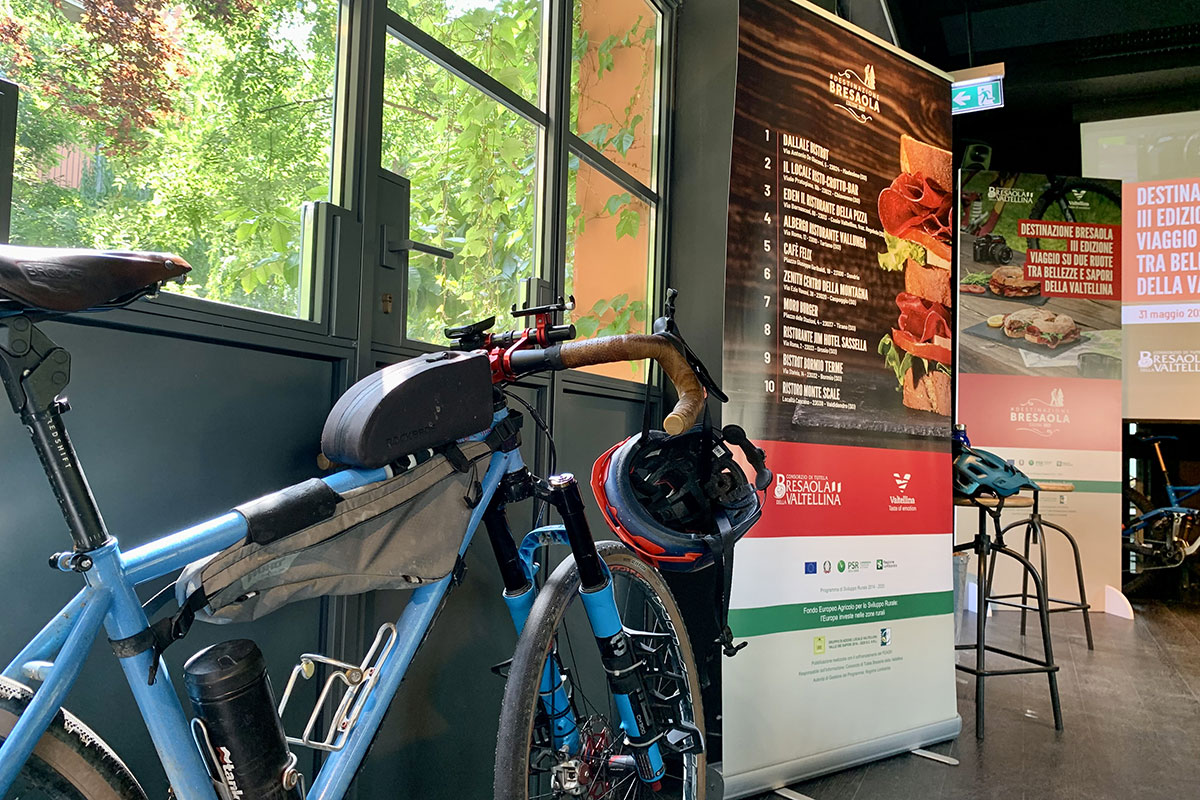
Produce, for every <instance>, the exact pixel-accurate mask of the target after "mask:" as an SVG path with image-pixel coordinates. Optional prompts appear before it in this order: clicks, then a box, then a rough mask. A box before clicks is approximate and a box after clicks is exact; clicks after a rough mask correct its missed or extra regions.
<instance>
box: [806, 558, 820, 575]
mask: <svg viewBox="0 0 1200 800" xmlns="http://www.w3.org/2000/svg"><path fill="white" fill-rule="evenodd" d="M804 574H805V575H816V574H817V562H815V561H805V562H804Z"/></svg>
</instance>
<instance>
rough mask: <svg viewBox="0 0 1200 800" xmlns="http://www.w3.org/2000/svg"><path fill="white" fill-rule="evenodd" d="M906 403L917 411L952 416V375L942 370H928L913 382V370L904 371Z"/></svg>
mask: <svg viewBox="0 0 1200 800" xmlns="http://www.w3.org/2000/svg"><path fill="white" fill-rule="evenodd" d="M903 402H904V405H906V406H908V407H909V408H915V409H916V410H917V411H932V412H933V413H934V414H941V415H942V416H943V417H948V416H950V376H949V375H947V374H946V373H945V372H942V371H941V370H934V371H933V372H927V373H925V375H924V376H923V377H922V378H921V380H919V381H917V382H916V383H915V384H914V383H913V371H912V370H911V369H910V370H909V371H908V372H906V373H904V401H903Z"/></svg>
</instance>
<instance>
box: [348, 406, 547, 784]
mask: <svg viewBox="0 0 1200 800" xmlns="http://www.w3.org/2000/svg"><path fill="white" fill-rule="evenodd" d="M510 391H511V392H512V393H513V394H515V395H517V396H518V397H520V398H522V399H523V400H525V401H526V402H527V403H530V404H532V405H533V406H534V407H535V408H538V409H539V411H540V412H541V413H542V414H543V415H544V414H545V394H546V393H547V392H546V390H542V391H536V390H534V389H527V388H523V387H522V388H514V389H511V390H510ZM511 405H512V407H513V408H514V409H516V410H518V411H520V412H521V413H523V414H525V427H524V428H523V430H522V445H521V454H522V457H523V458H524V459H525V463H526V465H527V466H529V467H530V469H535V470H536V466H537V463H538V462H537V460H536V459H537V457H538V454H539V452H541V450H542V448H543V445H544V439H543V438H542V436H541V434H540V433H539V431H538V429H537V426H536V425H534V423H533V421H532V420H531V419H529V414H528V413H527V412H525V410H524V409H522V408H521V407H520V406H519V405H517V404H516V403H512V404H511ZM533 518H534V504H533V503H532V502H531V501H525V502H522V503H518V504H514V505H511V506H509V508H508V520H509V525H510V526H511V527H512V531H513V535H514V536H515V537H517V538H518V539H519V538H520V537H522V536H523V535H524V534H525V532H526V531H528V530H529V529H530V528H531V527H532V522H533ZM460 534H461V531H430V535H431V536H449V537H450V538H452V539H456V540H460ZM466 567H467V573H466V577H465V579H464V580H463V583H462V584H461V585H460V586H458V587H457V588H455V589H453V590H451V592H450V595H449V597H448V598H447V600H446V603H445V606H444V607H443V608H442V611H441V614H440V616H439V617H438V618H437V621H436V623H435V625H434V628H433V630H432V631H431V632H430V634H429V638H428V639H426V640H425V643H424V644H423V645H422V646H421V649H420V651H419V652H418V653H417V657H416V658H415V659H414V661H413V664H412V667H411V668H410V669H409V672H408V676H407V677H406V678H405V680H404V683H403V685H401V687H400V691H399V692H398V693H397V694H396V698H395V700H393V701H392V705H391V708H390V710H389V712H388V716H387V718H386V719H385V720H384V723H383V727H382V728H381V729H380V731H379V735H378V737H377V738H376V740H375V744H374V746H373V747H372V750H371V758H370V759H369V760H368V762H367V764H366V766H365V768H364V769H363V772H362V773H361V774H360V775H359V777H358V780H357V783H356V786H357V789H358V797H359V798H374V797H395V796H404V797H420V798H422V800H458V798H468V797H470V798H474V797H490V796H491V794H492V766H493V763H494V755H495V749H496V727H497V723H498V721H499V717H500V701H501V699H502V697H503V695H504V679H503V678H501V677H499V676H498V675H496V674H495V673H493V672H492V670H491V667H492V665H494V664H499V663H500V662H502V661H504V660H506V659H508V658H511V657H512V653H513V648H514V647H515V646H516V642H517V636H516V631H515V630H514V629H513V624H512V620H511V618H510V617H509V616H508V610H507V607H506V606H505V605H504V601H503V600H501V598H500V595H501V593H502V592H503V591H504V584H503V583H502V582H501V580H500V575H499V572H498V570H497V569H496V559H495V557H494V556H493V554H492V548H491V544H490V543H489V542H488V536H487V531H486V529H485V528H484V526H483V525H482V524H481V525H480V526H479V529H478V531H476V534H475V538H474V540H472V542H471V546H470V548H468V550H467V557H466ZM410 596H411V594H410V593H409V592H376V593H374V594H372V595H370V596H369V597H368V598H367V602H366V613H365V615H364V617H365V620H366V622H365V631H364V634H365V636H366V638H367V640H368V641H369V640H370V639H371V638H372V637H373V636H374V635H375V631H376V630H377V629H378V627H379V626H380V625H381V624H383V623H384V622H388V621H392V622H394V621H395V620H397V619H399V618H400V614H401V613H403V611H404V607H405V605H406V604H407V603H408V598H409V597H410ZM400 787H403V788H402V789H401V788H400Z"/></svg>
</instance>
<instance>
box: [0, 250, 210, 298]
mask: <svg viewBox="0 0 1200 800" xmlns="http://www.w3.org/2000/svg"><path fill="white" fill-rule="evenodd" d="M191 269H192V267H191V265H190V264H188V263H187V262H186V261H184V260H183V259H182V258H180V257H179V256H175V255H171V254H169V253H132V252H110V251H102V250H75V249H69V248H58V247H19V246H14V245H0V306H2V305H15V306H16V307H17V308H18V309H19V310H34V311H57V312H71V311H84V310H86V309H94V308H104V307H111V306H114V305H121V304H123V303H125V302H129V301H132V300H136V299H137V298H138V297H141V296H142V295H145V294H149V293H151V292H153V291H155V290H156V289H158V288H159V287H160V286H161V285H162V284H163V283H165V282H166V281H170V280H180V279H182V278H183V276H185V275H187V273H188V272H190V271H191ZM5 301H8V302H7V303H6V302H5Z"/></svg>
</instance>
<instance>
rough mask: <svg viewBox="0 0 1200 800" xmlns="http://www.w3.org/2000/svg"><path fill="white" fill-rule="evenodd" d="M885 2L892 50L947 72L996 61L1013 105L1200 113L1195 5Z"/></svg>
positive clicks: (1198, 7)
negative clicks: (896, 47) (1145, 106)
mask: <svg viewBox="0 0 1200 800" xmlns="http://www.w3.org/2000/svg"><path fill="white" fill-rule="evenodd" d="M887 2H888V7H889V11H890V12H891V16H892V19H893V22H894V23H895V27H896V31H897V38H898V39H899V44H900V46H901V47H903V48H904V49H905V50H908V51H909V52H911V53H914V54H915V55H917V56H920V57H921V58H923V59H925V60H926V61H929V62H930V63H932V64H935V65H936V66H939V67H942V68H943V69H947V70H955V69H961V68H963V67H967V66H971V65H982V64H989V63H994V62H997V61H1003V62H1005V66H1006V80H1005V83H1006V88H1007V89H1008V90H1009V96H1010V98H1011V99H1013V100H1017V101H1020V100H1025V101H1036V103H1039V104H1043V105H1059V104H1062V103H1069V104H1071V105H1073V106H1077V107H1079V108H1077V111H1079V112H1080V113H1081V114H1082V115H1083V116H1085V117H1102V116H1106V114H1105V113H1104V112H1103V111H1102V110H1098V109H1097V108H1093V107H1094V106H1106V105H1108V106H1113V105H1114V104H1115V105H1121V104H1123V103H1132V104H1134V105H1137V104H1139V103H1144V102H1145V101H1146V100H1148V99H1149V100H1150V101H1151V102H1152V103H1153V104H1154V106H1155V107H1156V108H1158V109H1161V110H1184V108H1185V107H1186V108H1198V107H1200V0H887ZM1014 94H1016V95H1017V96H1016V97H1014ZM1022 96H1024V97H1022ZM1164 103H1165V104H1167V105H1170V106H1172V107H1171V108H1169V109H1166V108H1164Z"/></svg>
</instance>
